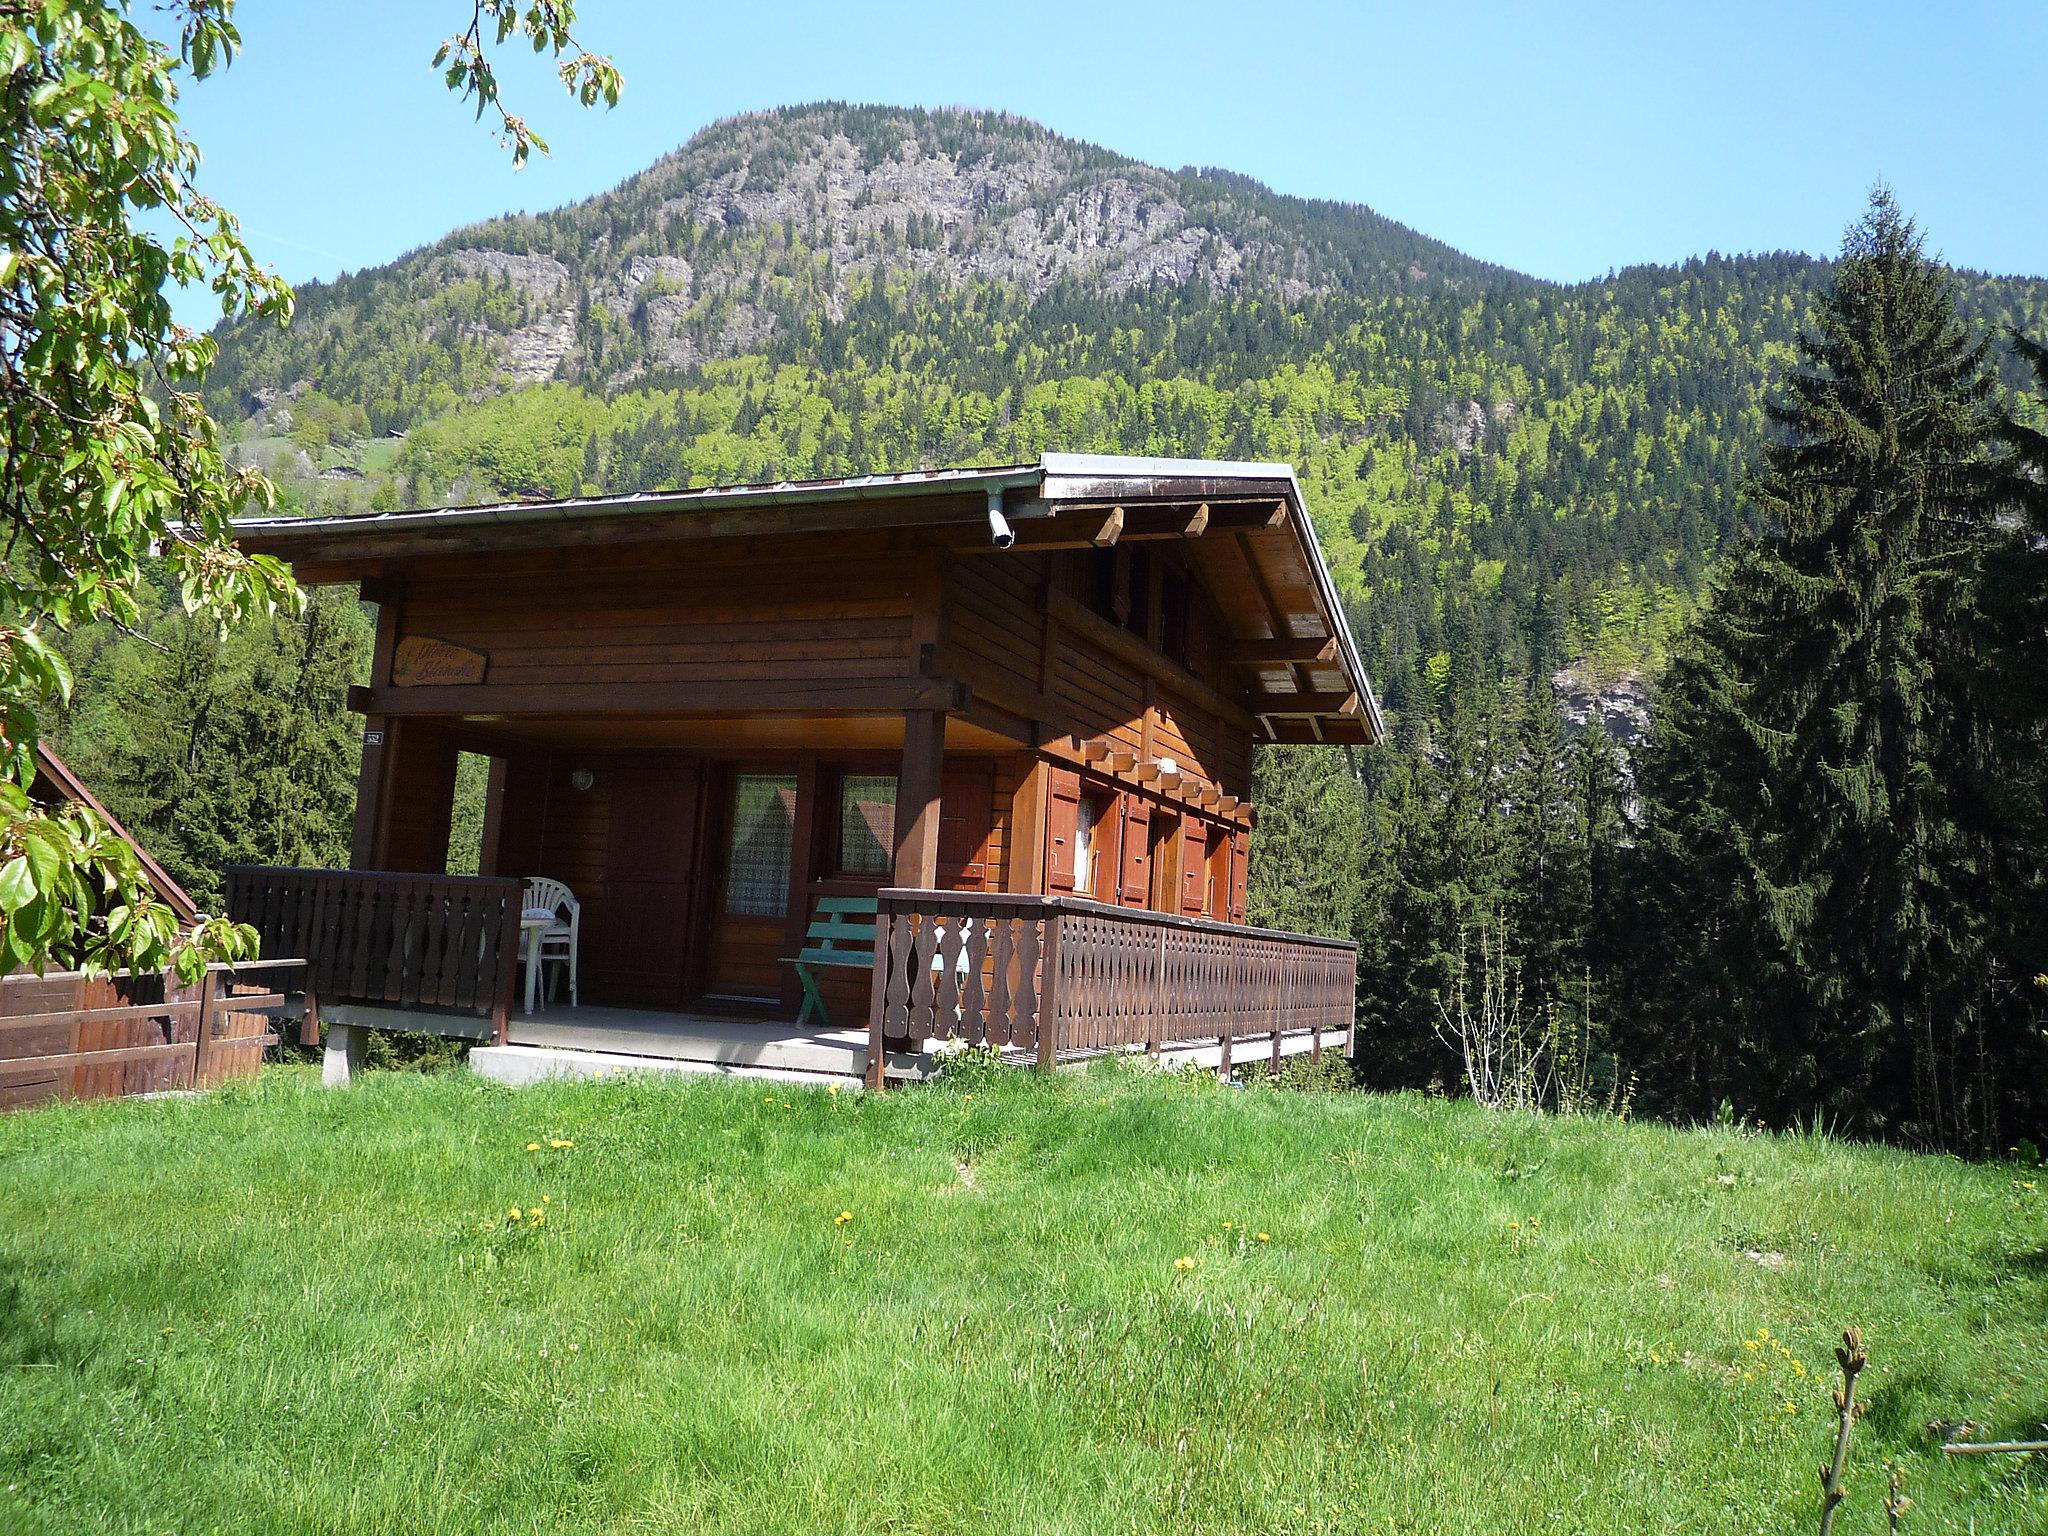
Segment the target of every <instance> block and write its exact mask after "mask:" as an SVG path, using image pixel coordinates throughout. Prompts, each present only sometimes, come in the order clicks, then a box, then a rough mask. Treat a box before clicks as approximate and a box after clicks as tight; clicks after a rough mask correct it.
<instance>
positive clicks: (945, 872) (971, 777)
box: [938, 762, 995, 891]
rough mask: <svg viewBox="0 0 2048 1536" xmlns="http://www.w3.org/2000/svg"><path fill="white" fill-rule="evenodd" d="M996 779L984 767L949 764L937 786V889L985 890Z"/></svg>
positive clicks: (993, 819) (986, 887)
mask: <svg viewBox="0 0 2048 1536" xmlns="http://www.w3.org/2000/svg"><path fill="white" fill-rule="evenodd" d="M994 790H995V775H994V770H993V769H992V767H991V766H990V765H989V764H987V763H976V762H965V763H948V764H947V765H946V771H945V775H944V777H943V778H942V779H941V780H940V785H939V872H938V881H939V889H940V890H942V891H985V890H987V889H988V845H989V838H990V836H991V834H992V833H993V832H994V829H995V817H994V812H993V802H994Z"/></svg>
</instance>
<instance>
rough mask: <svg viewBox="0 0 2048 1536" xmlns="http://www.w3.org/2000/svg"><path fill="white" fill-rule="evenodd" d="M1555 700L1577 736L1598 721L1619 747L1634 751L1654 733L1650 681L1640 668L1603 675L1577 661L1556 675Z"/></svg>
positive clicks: (1553, 682)
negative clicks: (1652, 731) (1651, 729)
mask: <svg viewBox="0 0 2048 1536" xmlns="http://www.w3.org/2000/svg"><path fill="white" fill-rule="evenodd" d="M1550 692H1551V697H1552V698H1554V699H1555V700H1556V701H1557V710H1558V713H1559V714H1560V715H1562V716H1563V717H1564V724H1565V729H1566V730H1568V731H1570V732H1571V733H1572V734H1573V735H1574V736H1576V735H1578V734H1580V733H1581V732H1583V731H1585V730H1586V729H1587V728H1588V727H1590V726H1591V725H1592V723H1593V722H1594V721H1595V720H1598V721H1599V722H1600V724H1601V727H1602V728H1603V729H1604V730H1605V731H1606V732H1607V734H1608V736H1609V737H1610V738H1611V739H1612V740H1613V741H1614V742H1615V744H1616V745H1618V746H1621V747H1623V748H1628V749H1633V748H1634V747H1635V746H1636V745H1637V744H1639V743H1640V742H1641V741H1642V740H1643V739H1644V738H1645V737H1647V736H1648V735H1649V734H1650V702H1651V694H1652V689H1651V685H1650V680H1649V678H1648V677H1647V676H1645V675H1644V673H1643V672H1642V670H1641V669H1640V668H1637V667H1629V668H1625V669H1624V670H1622V671H1619V672H1611V673H1603V672H1601V671H1599V670H1597V669H1595V668H1594V667H1592V666H1591V665H1589V664H1587V663H1585V662H1575V663H1573V664H1572V665H1571V666H1568V667H1563V668H1561V669H1559V670H1558V671H1557V672H1555V673H1553V674H1552V676H1551V679H1550Z"/></svg>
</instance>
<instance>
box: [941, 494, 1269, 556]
mask: <svg viewBox="0 0 2048 1536" xmlns="http://www.w3.org/2000/svg"><path fill="white" fill-rule="evenodd" d="M1271 515H1272V514H1271V505H1270V504H1269V503H1266V502H1260V503H1258V504H1257V505H1256V506H1254V507H1251V508H1242V507H1239V508H1232V507H1225V508H1223V509H1221V510H1218V509H1217V508H1215V507H1213V506H1211V504H1210V503H1208V502H1206V501H1205V502H1198V503H1196V504H1195V505H1193V506H1188V505H1186V504H1184V503H1183V504H1173V505H1164V506H1149V507H1148V506H1128V505H1125V504H1122V503H1118V504H1115V505H1112V506H1108V507H1102V506H1086V507H1074V506H1068V507H1062V508H1060V510H1059V511H1058V512H1057V513H1055V514H1054V515H1053V516H1051V517H1044V518H1034V519H1032V520H1030V521H1026V522H1019V523H1017V524H1016V525H1015V532H1016V535H1017V541H1016V542H1015V543H1014V544H1012V545H1011V546H1010V549H1009V550H1008V551H1003V550H998V549H996V548H995V547H994V546H993V545H992V544H990V543H989V541H988V539H987V538H986V537H985V536H983V535H982V534H980V533H979V531H974V532H968V531H962V532H961V533H959V534H957V535H955V536H954V537H953V538H952V539H951V540H950V541H949V542H950V544H951V546H952V547H953V548H954V549H955V550H956V551H957V552H958V553H960V554H963V555H997V554H1003V553H1015V552H1016V551H1018V550H1031V551H1035V552H1038V553H1041V554H1042V553H1045V552H1047V551H1050V550H1058V549H1107V548H1109V547H1110V546H1111V545H1113V544H1119V543H1121V544H1138V543H1158V542H1162V541H1165V540H1171V539H1198V538H1200V537H1201V536H1202V535H1203V534H1204V533H1206V532H1209V531H1210V530H1212V529H1214V528H1217V527H1227V528H1263V527H1266V526H1267V521H1268V519H1269V518H1270V517H1271ZM1219 519H1221V521H1219Z"/></svg>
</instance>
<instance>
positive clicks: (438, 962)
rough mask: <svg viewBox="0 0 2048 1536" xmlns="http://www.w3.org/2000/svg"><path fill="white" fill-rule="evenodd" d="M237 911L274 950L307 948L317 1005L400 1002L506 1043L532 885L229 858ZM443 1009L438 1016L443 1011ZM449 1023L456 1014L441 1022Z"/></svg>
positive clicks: (388, 1006)
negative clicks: (526, 888) (522, 915)
mask: <svg viewBox="0 0 2048 1536" xmlns="http://www.w3.org/2000/svg"><path fill="white" fill-rule="evenodd" d="M223 873H224V874H225V876H226V879H227V911H228V914H229V915H230V916H231V917H233V918H234V919H235V921H237V922H242V923H247V924H249V925H250V926H251V927H253V928H254V929H255V930H256V931H257V933H258V934H260V935H261V936H262V939H263V953H265V954H280V955H303V956H305V957H306V961H307V965H308V975H307V978H306V989H307V993H308V998H309V1001H308V1004H307V1006H308V1008H309V1009H314V1008H318V1009H327V1010H329V1011H330V1013H331V1011H332V1010H333V1009H334V1008H335V1007H336V1006H337V1005H339V1006H340V1007H342V1008H347V1007H351V1006H354V1007H366V1008H373V1009H381V1010H398V1011H402V1012H405V1013H408V1014H411V1015H413V1016H414V1017H413V1018H412V1019H411V1020H409V1021H408V1023H409V1025H410V1027H414V1028H422V1029H438V1030H439V1031H440V1032H442V1033H448V1034H476V1035H481V1034H482V1033H483V1032H484V1027H483V1026H482V1025H481V1024H480V1023H477V1022H475V1021H479V1020H488V1021H489V1024H488V1029H489V1032H490V1034H491V1035H492V1037H493V1038H495V1039H498V1040H503V1039H504V1037H505V1029H506V1024H507V1021H508V1020H509V1018H510V1016H511V1007H512V989H513V981H514V978H515V976H516V974H517V971H518V966H519V912H520V895H521V891H522V889H523V887H522V884H521V882H520V881H518V880H514V879H490V878H483V879H479V878H476V877H473V876H462V875H398V874H387V873H383V872H381V871H366V870H341V869H288V868H280V867H275V866H269V865H255V864H236V865H230V866H229V867H228V868H227V869H226V870H225V871H223ZM437 1016H438V1017H437ZM442 1021H445V1022H442Z"/></svg>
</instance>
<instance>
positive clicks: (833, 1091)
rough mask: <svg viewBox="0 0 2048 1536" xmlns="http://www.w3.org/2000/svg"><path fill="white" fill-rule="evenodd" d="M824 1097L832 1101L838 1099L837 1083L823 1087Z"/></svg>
mask: <svg viewBox="0 0 2048 1536" xmlns="http://www.w3.org/2000/svg"><path fill="white" fill-rule="evenodd" d="M825 1095H826V1097H827V1098H833V1099H836V1098H838V1097H839V1085H838V1084H837V1083H827V1084H826V1085H825Z"/></svg>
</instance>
